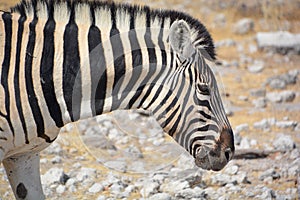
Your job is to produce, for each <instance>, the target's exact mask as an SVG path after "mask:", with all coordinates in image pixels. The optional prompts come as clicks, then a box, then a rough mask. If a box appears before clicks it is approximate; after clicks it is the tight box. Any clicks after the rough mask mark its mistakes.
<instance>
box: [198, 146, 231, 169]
mask: <svg viewBox="0 0 300 200" xmlns="http://www.w3.org/2000/svg"><path fill="white" fill-rule="evenodd" d="M226 152H227V151H226ZM226 152H224V153H223V152H222V151H220V150H218V149H210V148H209V147H206V146H202V147H201V149H200V151H199V152H198V153H197V154H196V158H195V164H196V165H197V166H198V167H201V168H202V169H205V170H213V171H220V170H221V169H223V168H224V167H225V165H226V164H227V163H228V161H229V160H230V159H229V158H228V156H226V154H227V153H226Z"/></svg>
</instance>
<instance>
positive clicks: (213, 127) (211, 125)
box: [197, 124, 219, 133]
mask: <svg viewBox="0 0 300 200" xmlns="http://www.w3.org/2000/svg"><path fill="white" fill-rule="evenodd" d="M208 130H212V131H215V132H216V133H218V132H219V128H218V127H217V126H216V125H214V124H207V125H205V126H203V127H200V128H197V131H201V132H205V131H208Z"/></svg>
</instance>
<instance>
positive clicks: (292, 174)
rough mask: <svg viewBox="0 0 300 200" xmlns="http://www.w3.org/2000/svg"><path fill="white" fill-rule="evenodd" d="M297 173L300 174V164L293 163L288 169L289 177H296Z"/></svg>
mask: <svg viewBox="0 0 300 200" xmlns="http://www.w3.org/2000/svg"><path fill="white" fill-rule="evenodd" d="M298 174H300V166H299V165H294V166H292V167H290V168H289V169H288V175H289V177H296V176H297V175H298Z"/></svg>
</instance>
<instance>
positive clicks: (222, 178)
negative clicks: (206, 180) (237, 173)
mask: <svg viewBox="0 0 300 200" xmlns="http://www.w3.org/2000/svg"><path fill="white" fill-rule="evenodd" d="M231 182H232V179H231V177H230V175H228V174H215V175H214V176H213V177H212V184H218V185H219V186H225V185H226V184H227V183H231Z"/></svg>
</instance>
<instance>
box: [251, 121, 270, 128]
mask: <svg viewBox="0 0 300 200" xmlns="http://www.w3.org/2000/svg"><path fill="white" fill-rule="evenodd" d="M253 127H254V128H256V129H261V130H269V129H270V127H271V124H270V123H269V121H268V119H262V120H261V121H259V122H254V123H253Z"/></svg>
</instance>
